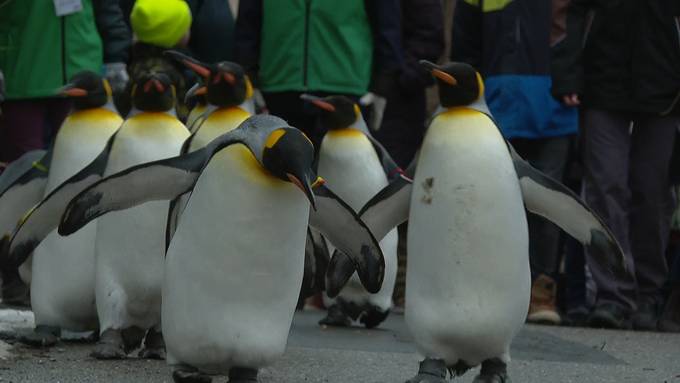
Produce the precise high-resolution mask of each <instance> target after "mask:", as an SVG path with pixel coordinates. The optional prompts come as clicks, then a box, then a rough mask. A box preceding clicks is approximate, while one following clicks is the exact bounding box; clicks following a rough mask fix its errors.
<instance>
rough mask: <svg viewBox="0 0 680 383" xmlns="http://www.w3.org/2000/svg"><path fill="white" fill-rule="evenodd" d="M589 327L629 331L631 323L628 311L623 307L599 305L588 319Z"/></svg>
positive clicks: (606, 304)
mask: <svg viewBox="0 0 680 383" xmlns="http://www.w3.org/2000/svg"><path fill="white" fill-rule="evenodd" d="M588 326H590V327H593V328H609V329H618V330H629V329H630V328H631V323H630V319H629V317H628V315H627V313H626V310H625V309H624V308H623V307H622V306H620V305H617V304H615V303H599V304H597V305H596V306H595V309H594V310H593V312H592V313H590V316H589V317H588Z"/></svg>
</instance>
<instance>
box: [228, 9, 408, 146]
mask: <svg viewBox="0 0 680 383" xmlns="http://www.w3.org/2000/svg"><path fill="white" fill-rule="evenodd" d="M401 33H402V31H401V11H400V5H399V0H345V1H337V0H249V1H242V2H240V4H239V10H238V17H237V19H236V32H235V57H236V61H237V62H238V63H239V64H241V65H242V66H243V67H244V68H245V69H246V71H247V72H248V74H249V75H250V77H251V80H253V81H254V82H255V85H256V86H257V87H258V88H259V89H260V90H261V91H262V93H263V95H264V98H265V101H266V102H267V107H268V109H269V112H270V113H272V114H274V115H277V116H280V117H282V118H284V119H286V120H287V121H288V123H290V124H291V125H293V126H295V127H297V128H299V129H301V130H302V131H303V132H305V133H306V134H307V135H308V136H309V137H310V138H311V139H312V141H313V142H315V143H318V142H317V141H318V139H319V137H321V135H322V132H319V131H317V129H315V124H316V115H317V113H318V111H317V110H316V108H314V107H313V106H310V105H307V104H305V103H304V102H303V101H302V100H300V94H302V93H312V94H315V95H318V96H326V95H330V94H339V95H345V96H348V97H350V98H352V99H354V100H358V99H359V97H361V96H362V95H364V94H366V93H367V92H369V91H371V92H373V93H376V94H378V95H385V94H387V93H388V92H389V90H390V89H391V88H393V87H395V86H396V81H397V80H396V79H397V74H398V72H399V70H400V69H401V67H402V63H403V57H402V48H401Z"/></svg>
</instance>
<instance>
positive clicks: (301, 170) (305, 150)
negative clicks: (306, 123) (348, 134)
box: [262, 126, 324, 209]
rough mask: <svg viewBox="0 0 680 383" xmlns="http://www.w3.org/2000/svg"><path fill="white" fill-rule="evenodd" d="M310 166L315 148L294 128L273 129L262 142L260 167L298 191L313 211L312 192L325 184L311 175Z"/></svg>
mask: <svg viewBox="0 0 680 383" xmlns="http://www.w3.org/2000/svg"><path fill="white" fill-rule="evenodd" d="M313 162H314V145H312V141H310V140H309V138H307V136H305V135H304V133H302V132H301V131H299V130H298V129H296V128H293V127H290V126H287V127H282V128H279V129H275V130H273V131H272V132H271V133H270V134H269V136H268V137H267V139H266V140H265V143H264V149H263V152H262V165H263V166H264V167H265V169H267V170H268V171H269V172H271V173H272V174H273V175H274V176H276V177H278V178H280V179H282V180H284V181H288V182H292V183H293V184H295V186H297V187H298V188H300V190H302V192H303V193H305V195H306V196H307V199H309V202H310V203H311V204H312V208H314V209H316V203H315V200H314V193H313V192H312V188H313V187H315V186H317V185H320V184H323V182H324V181H323V179H322V178H321V177H317V176H316V174H315V173H314V170H313V169H312V166H313Z"/></svg>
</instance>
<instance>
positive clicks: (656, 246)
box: [583, 108, 680, 310]
mask: <svg viewBox="0 0 680 383" xmlns="http://www.w3.org/2000/svg"><path fill="white" fill-rule="evenodd" d="M679 124H680V116H666V117H659V116H652V115H643V116H639V115H628V114H626V113H620V112H611V111H604V110H598V109H589V108H585V109H584V110H583V134H584V136H583V165H584V173H585V174H584V192H585V197H586V201H587V203H588V204H589V205H590V206H591V208H593V209H594V210H595V212H597V213H598V214H599V215H600V216H601V217H602V219H604V221H605V223H606V224H607V225H608V226H609V228H610V229H611V230H612V232H613V233H614V236H615V237H616V239H617V240H618V241H619V243H620V244H621V247H622V248H623V251H624V254H625V256H626V261H627V263H628V266H629V267H630V268H631V269H632V270H634V271H635V273H634V274H635V275H634V278H630V279H626V280H618V279H614V278H612V276H611V275H610V274H609V273H608V272H607V270H602V269H599V268H598V267H597V265H595V264H594V262H590V260H589V257H588V256H587V255H586V261H587V262H588V266H589V267H590V271H591V272H592V275H593V279H594V280H595V283H596V285H597V289H598V295H597V302H598V303H602V302H610V303H614V304H618V305H621V306H623V308H624V309H628V310H635V308H636V304H637V303H638V302H641V301H643V300H644V301H655V302H660V300H661V289H662V286H663V284H664V283H665V282H666V279H667V277H668V265H667V263H666V258H665V250H666V245H667V243H668V236H669V225H670V215H671V209H672V200H671V193H670V188H669V183H668V167H669V162H670V158H671V153H672V148H673V143H674V139H675V129H676V128H677V127H678V125H679Z"/></svg>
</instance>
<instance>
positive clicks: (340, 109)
mask: <svg viewBox="0 0 680 383" xmlns="http://www.w3.org/2000/svg"><path fill="white" fill-rule="evenodd" d="M300 98H301V99H303V100H305V101H308V102H310V103H312V104H313V105H314V106H316V107H317V108H319V109H321V110H322V112H321V116H320V119H321V126H323V127H324V128H325V129H328V130H333V129H345V128H347V127H349V126H351V125H353V124H354V122H355V121H356V120H357V119H359V118H362V117H361V110H360V109H359V105H357V104H356V103H355V102H354V101H352V100H350V99H349V98H347V97H345V96H328V97H324V98H321V97H316V96H312V95H310V94H303V95H302V96H300Z"/></svg>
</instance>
